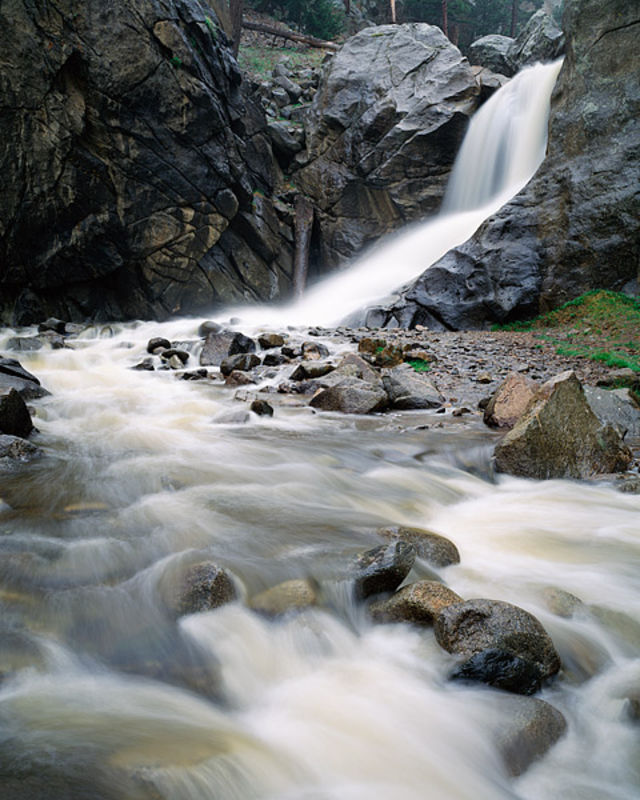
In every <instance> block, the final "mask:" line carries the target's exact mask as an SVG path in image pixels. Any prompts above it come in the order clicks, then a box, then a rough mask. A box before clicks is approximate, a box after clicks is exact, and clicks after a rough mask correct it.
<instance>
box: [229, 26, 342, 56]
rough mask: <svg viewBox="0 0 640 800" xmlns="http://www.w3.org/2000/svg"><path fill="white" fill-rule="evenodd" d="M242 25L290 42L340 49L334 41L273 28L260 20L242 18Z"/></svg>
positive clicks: (326, 48)
mask: <svg viewBox="0 0 640 800" xmlns="http://www.w3.org/2000/svg"><path fill="white" fill-rule="evenodd" d="M242 27H243V28H246V29H247V30H248V31H259V32H260V33H268V34H270V35H271V36H281V37H282V38H283V39H289V41H291V42H299V43H300V44H307V45H309V47H322V48H324V49H325V50H339V49H340V47H339V46H338V45H337V44H336V43H335V42H325V41H324V40H323V39H316V37H315V36H305V35H304V34H303V33H294V32H293V31H287V30H283V29H282V28H275V27H273V25H263V24H262V23H260V22H250V21H249V20H244V22H243V23H242Z"/></svg>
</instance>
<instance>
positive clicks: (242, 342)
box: [227, 333, 256, 356]
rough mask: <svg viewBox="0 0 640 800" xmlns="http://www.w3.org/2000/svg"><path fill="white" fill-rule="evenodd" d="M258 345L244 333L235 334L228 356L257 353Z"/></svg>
mask: <svg viewBox="0 0 640 800" xmlns="http://www.w3.org/2000/svg"><path fill="white" fill-rule="evenodd" d="M255 351H256V343H255V342H254V340H253V339H251V338H250V337H249V336H245V335H244V333H234V334H233V338H232V339H231V344H230V345H229V352H228V354H227V355H230V356H235V355H238V353H255Z"/></svg>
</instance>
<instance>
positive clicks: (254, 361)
mask: <svg viewBox="0 0 640 800" xmlns="http://www.w3.org/2000/svg"><path fill="white" fill-rule="evenodd" d="M259 363H260V359H259V358H258V356H257V355H255V353H238V355H235V356H229V358H225V359H224V361H223V362H222V363H221V364H220V372H221V373H222V374H223V375H225V376H226V375H230V374H231V373H232V372H234V371H236V370H238V371H239V372H248V371H249V370H250V369H253V368H254V367H257V366H258V364H259Z"/></svg>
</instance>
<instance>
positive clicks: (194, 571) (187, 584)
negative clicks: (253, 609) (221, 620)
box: [173, 561, 237, 615]
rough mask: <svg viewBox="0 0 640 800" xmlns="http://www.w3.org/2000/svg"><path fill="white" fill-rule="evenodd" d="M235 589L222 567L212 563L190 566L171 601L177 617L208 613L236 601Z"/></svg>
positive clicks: (229, 575) (231, 579)
mask: <svg viewBox="0 0 640 800" xmlns="http://www.w3.org/2000/svg"><path fill="white" fill-rule="evenodd" d="M236 596H237V592H236V587H235V584H234V581H233V578H232V577H231V574H230V573H229V572H227V570H226V569H224V567H220V566H219V565H218V564H214V563H213V562H212V561H203V562H201V563H199V564H193V565H192V566H190V567H189V568H188V569H187V571H186V572H185V574H184V577H183V580H182V584H181V586H180V589H179V591H178V593H177V596H176V597H175V600H174V601H173V607H174V610H175V612H176V613H177V614H178V615H182V614H195V613H197V612H198V611H210V610H211V609H213V608H218V607H219V606H222V605H225V604H226V603H231V602H232V601H233V600H235V599H236Z"/></svg>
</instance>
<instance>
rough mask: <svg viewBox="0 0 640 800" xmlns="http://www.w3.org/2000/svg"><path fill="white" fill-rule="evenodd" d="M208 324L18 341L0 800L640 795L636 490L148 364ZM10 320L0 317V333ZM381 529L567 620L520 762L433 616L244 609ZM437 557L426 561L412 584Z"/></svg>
mask: <svg viewBox="0 0 640 800" xmlns="http://www.w3.org/2000/svg"><path fill="white" fill-rule="evenodd" d="M549 91H550V89H549ZM474 224H475V223H474ZM467 235H468V234H467ZM414 266H416V267H417V264H416V265H414ZM423 266H424V261H422V266H421V267H420V269H422V268H423ZM395 279H397V273H396V274H395V277H394V280H395ZM404 279H405V278H404V277H403V278H402V280H404ZM332 280H334V279H332ZM336 280H338V279H336ZM396 283H397V280H396ZM393 285H395V284H391V285H390V286H389V287H388V288H392V287H393ZM336 291H337V289H335V288H334V289H333V290H332V292H334V294H335V292H336ZM340 291H341V292H342V290H340ZM345 291H346V290H345ZM383 291H384V290H383ZM352 299H353V298H352ZM304 302H305V301H304V300H303V303H304ZM310 302H315V301H310ZM302 308H305V307H304V306H302ZM310 308H311V307H306V310H305V311H304V313H305V314H306V313H307V312H308V313H309V314H310V318H311V317H312V316H313V315H311V311H310ZM334 310H335V311H336V313H337V312H338V309H337V303H336V307H334ZM278 313H279V314H280V316H279V317H278V318H277V319H278V323H277V325H278V327H279V329H284V328H285V327H286V323H287V322H288V321H289V320H288V318H287V316H286V312H282V311H280V312H278ZM340 314H342V310H340ZM251 316H252V315H251V314H248V315H247V318H248V320H249V322H248V323H247V324H248V325H249V324H250V322H251ZM263 317H264V319H262V320H257V321H256V326H257V325H262V324H265V320H266V317H267V315H266V312H265V310H264V309H263ZM256 319H257V318H256ZM272 319H275V318H273V317H272ZM291 319H292V320H293V322H296V320H298V321H299V319H301V318H296V316H295V314H292V317H291ZM308 321H309V320H306V322H307V323H308ZM198 324H199V320H176V321H172V322H167V323H163V324H160V323H132V324H128V325H112V326H105V327H92V328H88V329H87V330H86V331H85V332H84V333H83V334H81V336H80V337H79V338H77V339H74V340H73V342H72V344H73V349H61V350H40V351H37V352H33V353H29V354H26V353H24V354H20V360H21V362H22V363H23V364H24V366H25V367H26V368H27V369H29V370H30V371H32V372H33V373H35V374H36V375H37V376H38V377H39V378H40V379H41V381H42V383H43V385H44V386H46V387H47V388H48V389H49V390H50V391H51V393H52V394H51V395H50V396H49V397H46V398H44V399H43V400H39V401H37V402H36V403H35V404H34V409H35V414H36V416H35V420H34V421H35V424H36V426H37V428H38V429H39V433H37V434H35V436H34V437H33V440H34V442H35V443H37V444H38V446H39V447H41V448H42V449H43V451H44V457H43V458H42V459H40V460H39V461H35V462H33V463H32V464H30V465H26V466H20V465H18V466H14V467H13V468H12V469H4V470H3V471H2V473H1V474H0V610H1V612H2V614H1V622H0V678H1V680H0V789H2V790H3V791H2V793H1V794H2V797H7V798H11V800H27V798H29V800H63V798H64V800H138V798H139V799H140V800H157V799H158V798H160V799H161V800H209V799H210V800H254V799H255V800H382V799H383V798H385V799H386V798H393V800H425V798H430V800H557V798H558V797H562V798H564V800H605V799H608V800H633V799H634V798H637V796H638V786H639V784H640V741H639V737H638V728H637V722H634V721H633V719H632V713H631V711H632V710H633V708H634V707H636V708H637V704H638V702H639V694H640V660H639V659H638V654H639V652H640V624H639V623H638V619H640V524H639V520H640V498H639V497H637V496H634V495H630V494H621V493H619V492H617V491H615V490H614V489H613V487H611V486H609V485H606V484H603V485H601V486H598V487H594V486H592V485H588V484H585V483H580V482H572V481H547V482H537V481H526V480H519V479H514V478H508V477H500V478H499V479H496V478H494V477H493V476H492V474H491V470H490V468H489V454H490V449H491V442H492V441H493V440H494V437H495V435H494V434H493V433H491V432H489V431H487V430H486V429H484V428H483V427H482V425H481V423H478V422H476V421H475V420H474V419H467V418H463V419H462V420H461V421H460V424H456V425H453V424H452V425H449V426H445V427H443V428H438V427H436V425H434V424H433V423H434V417H433V416H432V415H431V412H400V413H394V414H386V415H376V416H372V417H348V416H341V415H339V414H330V413H321V414H316V413H313V411H312V410H311V409H310V408H308V407H306V406H304V405H302V404H300V405H296V404H295V403H286V402H285V403H283V404H282V405H278V406H277V407H276V414H275V416H274V417H273V418H258V417H256V416H254V415H252V416H251V418H250V420H249V421H248V422H245V423H243V424H240V423H234V422H229V421H225V420H228V419H229V418H228V416H227V414H228V412H229V411H230V410H233V409H237V408H243V407H244V404H243V403H242V402H239V401H238V400H236V399H234V392H233V390H230V389H228V388H226V387H224V386H223V385H222V384H221V383H217V384H216V383H210V382H202V383H194V382H188V381H180V380H176V379H175V376H174V374H173V373H171V372H170V371H164V372H163V371H156V372H152V373H149V372H138V371H134V370H132V369H131V367H132V366H133V365H134V364H136V363H138V362H139V361H140V360H141V358H143V357H144V356H145V355H146V349H145V348H146V343H147V340H148V339H149V338H151V337H152V336H159V335H161V336H164V337H166V338H168V339H170V340H174V341H182V342H189V341H193V340H195V339H196V331H197V328H198ZM243 331H244V332H246V333H251V330H250V329H249V327H247V326H244V327H243ZM31 332H33V331H31ZM19 333H20V334H21V335H25V334H29V333H30V331H20V332H19ZM14 334H15V332H14V331H10V330H6V329H5V330H3V331H0V352H2V353H7V354H9V353H8V352H7V350H6V343H7V341H8V339H9V337H10V336H12V335H14ZM289 334H290V336H291V337H292V339H293V340H294V341H295V340H302V339H303V338H306V336H307V335H308V334H307V330H306V329H301V330H295V329H291V330H290V331H289ZM326 344H327V345H328V346H329V347H330V348H331V349H332V350H333V351H334V352H335V351H336V350H339V349H340V348H341V347H343V346H344V345H340V344H339V343H338V344H337V343H336V340H334V339H327V340H326ZM193 358H196V359H197V345H194V350H193V356H192V359H193ZM285 371H286V368H285ZM281 379H282V377H281V376H280V377H279V376H274V377H273V378H271V379H268V378H265V384H267V383H268V382H269V381H270V380H271V381H272V382H274V383H275V382H277V381H278V380H281ZM427 424H428V427H426V425H427ZM386 524H408V525H416V526H420V527H427V528H429V529H431V530H433V531H436V532H437V533H440V534H442V535H444V536H447V537H448V538H450V539H451V540H452V541H453V542H455V544H456V545H457V546H458V548H459V550H460V552H461V563H460V564H459V565H455V566H450V567H447V568H446V569H442V570H439V571H438V575H439V576H440V577H441V579H443V580H444V581H446V582H447V584H448V585H449V586H451V588H453V589H454V590H455V591H456V592H458V593H459V594H460V595H462V596H463V597H466V598H471V597H489V598H493V599H501V600H506V601H509V602H512V603H515V604H516V605H520V606H522V607H524V608H526V609H527V610H529V611H530V612H532V613H533V614H535V615H536V616H537V617H538V618H539V619H540V621H541V622H542V624H543V625H544V626H545V628H546V629H547V630H548V631H549V633H550V634H551V635H552V637H553V639H554V642H555V644H556V647H557V649H558V651H559V652H560V655H561V657H562V660H563V667H564V668H563V672H562V673H561V674H560V676H559V677H558V678H557V679H556V680H555V681H554V682H553V683H552V684H551V685H550V686H548V687H546V688H545V689H544V690H543V692H542V693H541V697H542V698H543V699H545V700H547V701H549V702H550V703H552V704H553V705H554V706H555V707H556V708H558V709H560V710H561V711H562V713H563V714H564V716H565V717H566V720H567V723H568V730H567V733H566V735H565V736H564V737H563V738H562V739H561V740H560V741H559V742H558V743H557V744H556V745H555V746H554V747H553V748H552V749H551V750H550V752H549V753H548V754H547V755H546V756H545V757H544V758H542V759H541V760H540V761H538V762H537V763H536V764H534V765H533V766H532V767H531V768H530V769H529V770H528V771H527V772H526V773H525V774H524V775H522V776H521V777H519V778H513V777H511V776H510V775H509V773H508V770H507V768H506V767H505V764H504V763H503V760H502V758H501V756H500V752H499V747H498V745H497V744H496V739H497V737H498V735H499V733H500V731H501V730H502V729H503V727H504V726H505V725H506V724H507V723H508V716H509V715H508V711H507V710H506V709H505V706H504V704H503V702H502V700H503V697H502V695H501V694H500V693H499V692H497V691H494V690H489V689H488V688H486V687H481V686H462V685H459V684H453V683H449V682H448V681H447V675H448V672H449V670H450V669H451V666H452V664H453V659H452V657H451V656H449V655H448V654H447V653H445V652H444V651H443V650H441V649H440V648H439V647H438V646H437V644H436V643H435V639H434V636H433V633H432V631H431V630H430V629H428V628H425V629H415V628H411V627H409V626H406V625H373V624H372V623H371V622H370V621H369V619H368V618H367V615H366V613H365V611H364V610H363V608H362V606H361V605H359V604H356V603H354V602H353V600H352V598H351V596H350V594H349V592H348V591H346V590H343V591H340V590H339V589H340V587H339V586H333V587H329V588H330V589H331V590H329V589H328V590H327V596H326V600H327V602H326V604H325V606H324V607H322V608H317V609H311V610H307V611H305V612H303V613H300V614H297V615H291V616H286V617H284V618H282V619H279V620H275V621H271V620H267V619H264V618H262V617H260V616H258V615H257V614H255V613H254V612H252V611H251V610H250V609H249V608H248V606H247V604H246V602H245V599H246V598H249V597H250V596H251V595H253V594H255V593H257V592H259V591H261V590H262V589H264V588H267V587H269V586H272V585H274V584H276V583H278V582H279V581H282V580H286V579H288V578H293V577H301V576H307V575H311V576H314V575H321V574H326V571H327V569H330V567H331V564H332V563H336V562H337V561H339V560H341V559H344V558H347V557H348V556H350V555H351V554H353V553H355V552H358V551H361V550H364V549H367V548H370V547H373V546H375V545H376V544H378V543H379V542H380V540H379V538H378V536H377V535H376V533H375V531H376V528H377V527H378V526H380V525H386ZM203 559H212V560H214V561H216V562H217V563H220V564H222V565H224V566H225V567H227V568H228V569H229V570H230V571H231V572H232V573H233V574H234V575H235V576H236V578H237V582H238V589H239V592H240V599H239V600H238V601H237V602H234V603H232V604H229V605H227V606H224V607H222V608H219V609H216V610H214V611H211V612H207V613H201V614H194V615H191V616H184V617H181V618H179V619H178V620H175V619H174V618H173V617H172V615H171V614H170V613H168V612H167V600H168V598H170V597H171V595H172V592H173V591H174V590H175V587H176V580H177V578H176V576H177V575H178V574H179V572H180V570H181V568H183V567H184V566H185V565H186V564H189V563H195V562H197V561H201V560H203ZM433 574H434V573H433V570H432V569H431V568H430V567H429V566H428V565H427V564H426V563H424V562H420V561H418V562H417V563H416V566H415V567H414V570H413V572H412V574H411V576H410V579H411V580H414V579H419V578H422V577H428V576H433ZM343 589H344V587H343ZM557 590H562V591H565V592H570V593H572V594H573V595H575V596H576V597H578V598H579V599H580V600H581V601H582V604H581V605H580V606H579V608H578V610H577V611H576V612H575V613H574V615H573V616H571V617H568V616H561V615H558V613H554V606H553V603H552V602H551V600H550V597H553V593H554V592H556V594H557ZM556 610H557V609H556ZM634 702H635V703H636V706H634Z"/></svg>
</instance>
